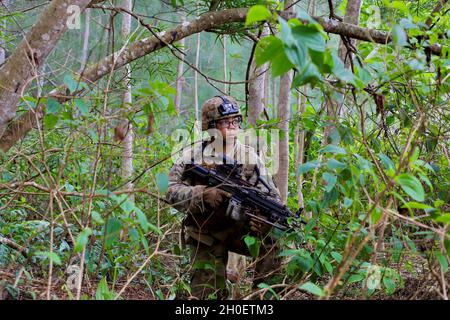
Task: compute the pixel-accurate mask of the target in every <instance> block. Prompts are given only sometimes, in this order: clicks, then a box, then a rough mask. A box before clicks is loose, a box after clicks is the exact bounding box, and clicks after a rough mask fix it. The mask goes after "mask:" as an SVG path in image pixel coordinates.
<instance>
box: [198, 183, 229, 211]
mask: <svg viewBox="0 0 450 320" xmlns="http://www.w3.org/2000/svg"><path fill="white" fill-rule="evenodd" d="M229 199H230V194H229V193H228V192H226V191H223V190H221V189H219V188H205V190H204V192H203V202H204V203H205V204H206V205H207V206H209V207H210V208H211V209H212V210H215V209H217V208H218V207H219V206H220V205H222V204H223V203H224V202H226V201H228V200H229Z"/></svg>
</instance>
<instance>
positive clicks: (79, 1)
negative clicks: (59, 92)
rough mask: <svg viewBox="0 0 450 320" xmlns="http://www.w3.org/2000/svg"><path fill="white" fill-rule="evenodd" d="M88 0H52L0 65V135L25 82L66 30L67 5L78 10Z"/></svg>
mask: <svg viewBox="0 0 450 320" xmlns="http://www.w3.org/2000/svg"><path fill="white" fill-rule="evenodd" d="M89 2H91V0H53V1H52V2H51V3H50V4H49V5H48V6H47V8H46V9H45V11H44V12H43V13H42V14H41V16H40V17H39V19H38V21H37V22H36V24H35V25H34V26H33V27H32V28H31V30H30V31H29V32H28V33H27V35H26V36H25V39H23V40H22V41H21V42H20V44H19V45H18V46H17V48H16V50H15V51H14V52H13V53H12V54H11V56H10V57H9V58H8V60H7V61H6V63H5V64H4V65H3V66H2V67H1V69H0V101H1V102H2V105H1V106H0V137H2V136H3V133H4V132H5V130H6V127H7V125H8V122H9V121H10V120H11V119H13V118H14V116H15V114H16V111H17V103H18V101H19V99H20V97H21V96H23V94H24V91H25V89H26V87H27V85H28V84H29V83H30V82H31V80H32V78H33V77H34V76H35V75H36V73H37V70H39V69H40V68H41V66H42V65H43V64H44V61H45V59H46V58H47V56H48V55H49V54H50V52H51V51H52V50H53V48H54V47H55V46H56V44H57V43H58V41H59V39H60V38H61V36H62V35H63V34H64V33H65V32H66V30H67V28H68V27H67V21H69V20H70V18H71V16H72V14H71V13H70V11H69V12H68V10H67V7H68V6H70V5H76V6H78V7H79V8H80V9H81V10H84V8H85V7H86V6H87V5H88V4H89Z"/></svg>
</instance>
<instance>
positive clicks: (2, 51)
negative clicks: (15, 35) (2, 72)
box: [0, 0, 9, 66]
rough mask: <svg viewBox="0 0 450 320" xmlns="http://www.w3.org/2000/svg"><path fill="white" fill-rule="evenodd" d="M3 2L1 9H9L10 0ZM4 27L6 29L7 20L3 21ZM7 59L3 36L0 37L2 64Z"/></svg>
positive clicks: (0, 61)
mask: <svg viewBox="0 0 450 320" xmlns="http://www.w3.org/2000/svg"><path fill="white" fill-rule="evenodd" d="M1 2H2V4H3V5H2V6H1V9H2V10H1V11H2V12H3V9H6V11H8V7H9V0H3V1H1ZM2 27H3V29H4V30H5V29H6V20H4V21H3V23H2ZM5 60H6V43H5V41H4V40H3V38H0V66H1V65H2V64H3V63H4V62H5Z"/></svg>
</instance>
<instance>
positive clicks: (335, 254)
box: [330, 251, 342, 263]
mask: <svg viewBox="0 0 450 320" xmlns="http://www.w3.org/2000/svg"><path fill="white" fill-rule="evenodd" d="M330 255H331V256H332V257H333V258H334V260H336V262H337V263H341V261H342V255H341V254H340V253H339V252H336V251H333V252H331V253H330Z"/></svg>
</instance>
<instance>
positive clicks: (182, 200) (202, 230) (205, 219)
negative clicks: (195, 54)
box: [166, 96, 280, 299]
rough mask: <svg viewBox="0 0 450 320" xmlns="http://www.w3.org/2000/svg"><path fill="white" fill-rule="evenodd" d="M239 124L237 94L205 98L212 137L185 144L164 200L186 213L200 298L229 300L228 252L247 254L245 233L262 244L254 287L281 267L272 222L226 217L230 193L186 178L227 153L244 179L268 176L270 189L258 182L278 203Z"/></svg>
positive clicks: (193, 279) (193, 282)
mask: <svg viewBox="0 0 450 320" xmlns="http://www.w3.org/2000/svg"><path fill="white" fill-rule="evenodd" d="M241 123H242V114H241V113H240V110H239V107H238V105H237V103H236V101H235V100H234V99H233V98H231V97H227V96H222V97H219V96H216V97H214V98H211V99H209V100H207V101H206V102H205V103H204V104H203V107H202V130H203V131H208V133H209V134H210V136H211V139H210V140H209V141H206V142H203V143H201V142H200V143H197V144H194V145H192V146H191V147H189V148H187V149H186V150H185V151H184V152H183V155H182V156H181V157H180V158H179V159H178V160H177V161H176V162H175V163H174V165H173V167H172V169H171V171H170V174H169V188H168V192H167V195H166V198H167V200H168V201H169V202H170V203H171V204H172V205H173V206H174V207H175V208H177V209H178V210H179V211H182V212H185V213H186V214H187V216H186V218H185V219H184V221H183V227H182V228H185V231H186V233H187V240H186V244H189V245H190V247H191V265H192V269H193V272H192V277H191V289H192V296H194V297H196V298H198V299H207V298H208V297H216V298H217V299H225V298H227V296H228V291H227V289H226V276H227V274H226V265H227V259H228V251H231V252H235V253H238V254H243V255H247V256H249V255H250V252H249V250H248V248H247V246H246V244H245V242H244V237H245V236H246V235H252V236H254V237H257V238H258V239H259V240H260V242H261V243H260V251H259V257H258V259H257V261H256V264H255V265H256V266H255V278H254V287H256V285H257V284H258V283H260V282H262V281H263V280H264V278H265V277H266V276H267V274H268V273H269V272H270V271H274V270H275V269H276V267H279V266H280V259H279V258H278V257H277V252H276V246H275V243H274V240H273V238H272V237H271V235H270V230H271V228H270V226H268V225H267V224H264V223H261V222H260V221H258V220H256V219H253V218H252V219H250V221H249V222H248V221H235V220H233V219H231V217H228V216H227V215H226V212H227V208H228V203H229V199H230V195H229V194H228V193H227V192H225V191H223V190H220V189H218V188H211V187H207V186H205V185H201V184H199V183H197V182H196V181H192V179H183V180H182V175H183V171H184V167H185V165H186V164H188V163H191V162H194V163H197V164H201V165H203V166H204V167H206V168H208V169H210V168H212V167H214V166H216V165H219V164H222V163H223V159H224V157H223V155H226V156H227V157H228V158H231V159H234V160H237V161H238V162H239V163H242V164H243V170H242V179H244V180H247V181H248V182H250V183H252V184H255V183H257V181H259V180H258V175H265V180H266V182H267V183H266V185H267V184H268V186H269V187H270V189H268V188H267V187H265V186H264V185H263V184H260V183H259V184H257V185H256V187H257V188H259V189H260V190H261V191H263V192H266V193H268V194H269V195H270V196H271V197H272V198H273V199H276V200H277V201H279V200H280V193H279V190H278V189H277V187H276V186H275V184H274V183H273V181H272V177H271V176H269V175H268V174H267V170H266V168H265V167H264V164H263V162H262V161H261V159H260V158H259V157H258V155H257V154H256V152H255V151H254V149H253V148H251V147H249V146H246V145H243V144H241V143H240V142H239V140H237V135H238V133H239V130H240V126H241ZM254 214H257V213H256V212H255V213H254ZM182 237H183V238H184V230H182ZM182 241H183V239H182Z"/></svg>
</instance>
